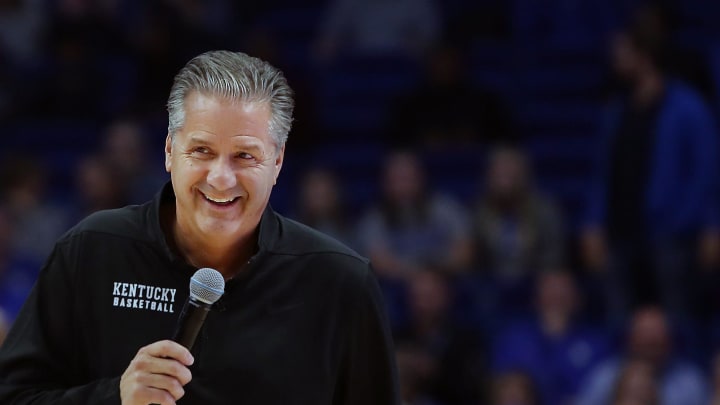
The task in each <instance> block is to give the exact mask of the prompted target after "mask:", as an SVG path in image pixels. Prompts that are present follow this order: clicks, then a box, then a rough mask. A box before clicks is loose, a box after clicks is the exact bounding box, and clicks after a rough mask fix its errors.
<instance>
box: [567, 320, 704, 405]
mask: <svg viewBox="0 0 720 405" xmlns="http://www.w3.org/2000/svg"><path fill="white" fill-rule="evenodd" d="M625 345H626V351H625V353H622V354H619V355H618V356H615V357H613V358H609V359H607V360H606V361H604V362H602V363H600V364H599V365H598V366H597V367H595V368H594V369H593V370H591V371H590V374H588V378H587V379H586V380H585V382H584V383H583V387H582V388H581V390H580V391H579V393H578V396H577V400H576V404H577V405H604V404H608V403H610V401H611V400H612V395H613V391H614V390H617V385H616V384H619V383H620V378H621V377H622V375H621V373H622V371H623V368H624V367H625V366H627V365H628V364H631V363H632V362H636V361H639V362H642V363H643V364H646V365H648V366H649V367H650V368H651V369H652V374H653V375H654V376H655V377H656V378H657V381H658V387H657V389H658V396H659V397H660V401H659V403H661V404H663V405H666V404H667V405H670V404H672V405H703V404H707V403H708V387H707V383H706V381H705V377H704V376H703V373H702V371H701V370H700V368H699V367H697V366H696V365H695V364H693V363H692V362H690V361H688V360H687V359H685V358H684V357H683V356H682V355H680V354H679V353H678V352H677V351H676V350H675V349H674V347H673V339H672V331H671V326H670V323H669V320H668V315H667V313H666V312H665V311H664V310H662V309H661V308H659V307H656V306H648V307H642V308H640V309H638V310H637V311H635V312H634V313H633V315H632V318H631V320H630V322H629V325H628V334H627V337H626V340H625Z"/></svg>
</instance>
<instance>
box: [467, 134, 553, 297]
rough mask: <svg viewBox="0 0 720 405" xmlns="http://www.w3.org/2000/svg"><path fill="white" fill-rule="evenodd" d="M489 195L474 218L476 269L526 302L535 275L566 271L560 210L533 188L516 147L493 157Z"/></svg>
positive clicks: (524, 160) (487, 186) (499, 150)
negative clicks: (544, 272)
mask: <svg viewBox="0 0 720 405" xmlns="http://www.w3.org/2000/svg"><path fill="white" fill-rule="evenodd" d="M484 191H485V192H484V194H483V196H482V198H481V199H480V201H479V203H478V204H477V206H476V208H475V210H474V214H473V235H474V242H475V267H477V268H479V269H480V270H481V271H484V272H487V273H489V274H490V275H491V278H493V279H495V280H496V282H497V283H498V286H499V287H502V288H503V289H505V290H507V291H506V294H508V297H510V296H518V297H519V298H520V299H522V298H527V291H526V290H527V289H528V286H529V284H530V283H531V280H532V278H533V277H534V275H535V274H537V273H538V272H541V271H543V270H547V269H554V268H558V267H562V266H563V257H564V251H565V249H564V244H565V239H564V238H565V237H564V232H563V223H562V218H561V214H560V211H559V210H558V208H557V207H555V205H553V203H552V202H551V201H549V200H548V199H547V198H546V197H545V196H543V195H542V194H540V193H539V192H538V191H537V190H536V189H535V188H534V186H533V183H532V175H531V173H530V168H529V165H528V161H527V157H526V155H525V154H524V153H523V152H522V151H521V150H519V149H516V148H510V147H498V148H496V149H494V150H493V151H492V152H491V154H490V159H489V162H488V167H487V171H486V174H485V190H484Z"/></svg>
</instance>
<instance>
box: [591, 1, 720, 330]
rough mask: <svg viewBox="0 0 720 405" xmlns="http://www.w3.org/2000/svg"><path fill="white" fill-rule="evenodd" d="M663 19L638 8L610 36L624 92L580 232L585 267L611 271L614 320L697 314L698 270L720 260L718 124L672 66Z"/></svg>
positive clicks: (611, 116)
mask: <svg viewBox="0 0 720 405" xmlns="http://www.w3.org/2000/svg"><path fill="white" fill-rule="evenodd" d="M660 21H661V15H660V14H659V12H658V11H657V10H654V9H647V10H645V9H641V10H640V12H639V14H638V21H637V22H636V23H635V24H634V25H633V26H632V27H631V28H630V29H628V30H627V31H626V32H623V33H621V34H619V35H618V36H617V37H616V39H615V41H614V42H613V54H612V55H613V68H614V71H615V72H616V74H617V75H618V77H619V78H620V79H621V82H622V83H623V84H624V86H625V89H626V91H625V92H624V93H623V94H621V97H619V98H618V99H617V100H615V102H613V103H612V104H611V105H610V106H609V107H610V108H609V109H608V113H607V115H606V119H605V121H604V123H603V126H602V137H601V144H600V145H599V147H598V151H599V159H598V162H597V165H596V166H597V167H596V173H595V176H594V178H593V179H592V181H591V183H590V188H589V193H588V197H589V198H588V204H587V206H588V217H587V221H586V222H587V223H586V226H585V229H584V231H583V234H582V238H581V247H582V249H583V258H584V260H585V262H586V263H587V265H588V267H589V268H590V269H593V270H600V271H603V270H607V278H606V281H607V282H608V288H607V297H608V306H609V310H610V315H611V320H612V321H614V322H623V321H624V319H626V318H627V316H628V314H629V313H630V311H631V310H632V309H633V308H635V307H637V306H639V305H643V304H647V303H660V304H661V305H663V306H665V307H667V308H668V309H669V310H670V315H671V316H672V317H673V318H674V319H679V320H682V321H684V320H685V319H686V318H687V317H691V316H693V312H694V310H693V306H694V305H695V304H696V302H694V301H695V299H694V295H695V294H694V293H693V288H694V286H693V285H694V284H695V283H696V282H697V281H696V280H697V278H698V274H697V272H696V268H697V267H698V265H699V267H701V268H708V269H709V268H712V267H713V266H716V265H717V263H718V260H719V256H718V253H720V250H719V249H718V246H720V245H719V244H718V240H720V239H719V238H720V233H719V230H720V216H719V214H718V209H717V208H718V202H717V201H718V200H717V198H718V182H717V178H718V173H719V171H718V165H717V161H718V154H717V149H718V145H717V132H716V127H715V122H714V118H713V116H712V114H711V113H710V110H709V108H708V107H707V105H705V103H704V101H703V99H702V97H701V96H700V95H699V94H698V93H697V92H696V91H695V90H694V89H692V88H691V87H689V86H688V85H686V84H684V83H683V82H681V81H679V80H677V79H673V78H671V77H670V76H669V74H668V73H667V71H666V68H665V63H664V60H665V59H666V57H665V55H664V54H665V49H666V48H667V46H666V45H667V41H666V36H667V33H665V32H664V30H663V29H661V28H662V25H663V24H661V22H660Z"/></svg>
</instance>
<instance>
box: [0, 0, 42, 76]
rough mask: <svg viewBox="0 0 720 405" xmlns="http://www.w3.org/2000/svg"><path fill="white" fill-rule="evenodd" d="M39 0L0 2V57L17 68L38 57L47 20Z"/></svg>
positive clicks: (8, 0) (4, 0) (6, 0)
mask: <svg viewBox="0 0 720 405" xmlns="http://www.w3.org/2000/svg"><path fill="white" fill-rule="evenodd" d="M44 3H45V2H43V1H42V0H2V1H0V55H1V54H5V55H6V56H7V58H8V59H7V61H8V62H10V63H13V62H14V64H16V65H17V66H18V67H19V66H27V65H28V64H29V63H31V62H34V61H35V60H36V59H37V58H38V57H39V56H40V50H41V44H42V41H41V40H42V37H43V34H44V32H43V31H44V29H45V21H46V19H47V15H46V10H45V4H44Z"/></svg>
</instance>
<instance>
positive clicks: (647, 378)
mask: <svg viewBox="0 0 720 405" xmlns="http://www.w3.org/2000/svg"><path fill="white" fill-rule="evenodd" d="M611 405H660V400H659V397H658V382H657V380H656V378H655V370H653V367H652V365H650V364H648V363H647V362H645V361H642V360H636V359H635V360H633V359H630V360H628V361H627V362H626V363H625V364H624V365H623V368H622V371H620V375H619V376H618V379H617V381H616V383H615V393H614V394H613V399H612V402H611Z"/></svg>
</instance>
